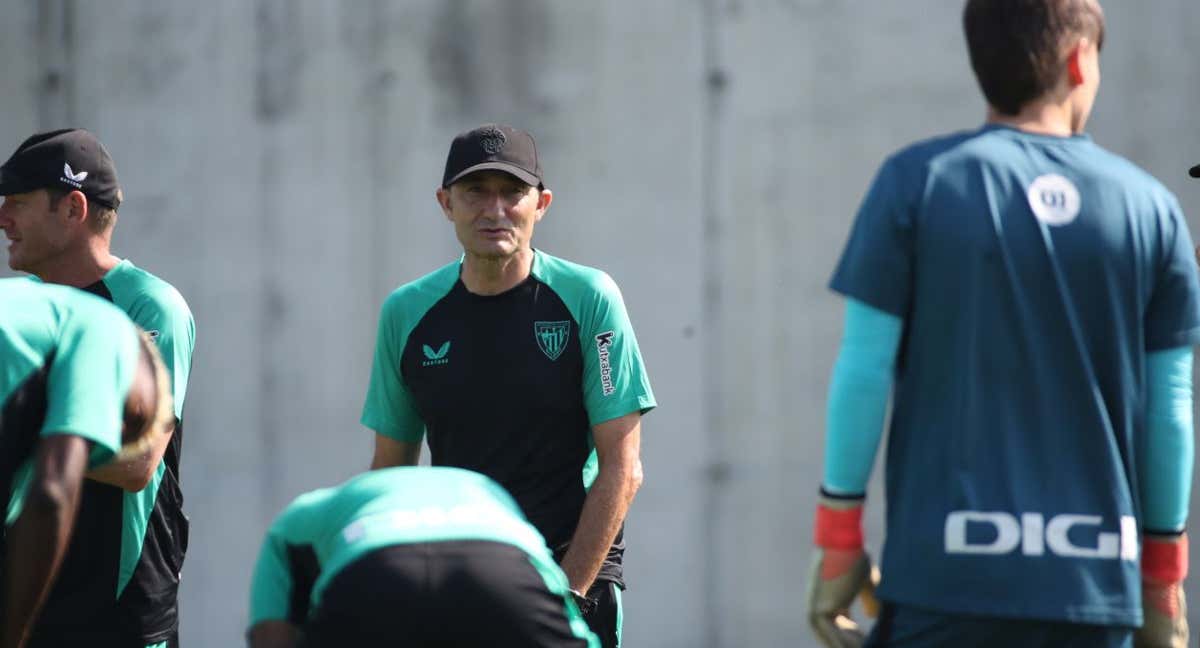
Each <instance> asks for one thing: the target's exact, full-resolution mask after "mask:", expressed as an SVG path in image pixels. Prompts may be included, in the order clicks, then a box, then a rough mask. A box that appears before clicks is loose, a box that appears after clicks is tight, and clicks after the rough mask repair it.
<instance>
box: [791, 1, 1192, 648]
mask: <svg viewBox="0 0 1200 648" xmlns="http://www.w3.org/2000/svg"><path fill="white" fill-rule="evenodd" d="M963 24H964V28H965V31H966V36H967V43H968V46H969V49H970V57H971V64H972V67H973V68H974V71H975V74H976V76H977V78H978V80H979V84H980V86H981V87H982V89H983V93H984V95H985V96H986V98H987V102H988V105H989V111H988V119H987V123H986V124H985V125H984V126H983V127H982V128H979V129H977V130H974V131H969V132H963V133H958V134H954V135H949V136H945V137H940V138H936V139H932V140H929V141H926V142H922V143H919V144H916V145H913V146H910V147H908V148H906V149H904V150H902V151H900V152H899V153H897V154H895V155H893V156H892V157H890V158H889V159H888V160H887V161H886V162H884V164H883V167H882V169H881V170H880V172H879V175H878V176H877V177H876V179H875V182H874V184H873V185H872V187H871V189H870V191H869V192H868V194H867V197H866V199H865V201H864V203H863V205H862V207H861V209H860V210H859V213H858V216H857V219H856V222H855V225H854V228H853V231H852V233H851V236H850V240H849V242H848V243H847V245H846V249H845V251H844V253H843V255H842V259H841V261H840V263H839V265H838V268H837V271H836V272H835V273H834V276H833V280H832V288H833V289H834V290H835V291H837V292H839V293H841V294H843V295H845V296H846V297H847V298H848V301H847V306H846V320H845V334H844V338H843V341H842V347H841V350H840V353H839V356H838V360H837V364H836V366H835V368H834V373H833V380H832V383H831V385H830V392H829V403H828V437H827V440H826V454H825V478H824V482H823V486H822V490H821V498H820V503H819V504H818V507H817V519H816V543H817V552H816V560H815V561H814V571H813V575H812V577H811V581H810V587H809V618H810V621H811V624H812V626H813V628H814V630H815V632H816V634H817V635H818V637H820V638H821V640H822V641H823V642H824V643H825V644H826V645H829V646H848V645H858V643H859V642H861V641H862V636H861V633H859V632H858V631H857V630H854V629H848V627H847V626H848V625H849V624H848V623H847V618H846V616H845V610H846V608H847V607H848V606H849V604H850V602H851V601H852V600H853V597H854V595H855V594H856V593H857V592H858V591H859V589H860V588H862V587H863V586H864V585H865V583H866V582H867V580H868V572H869V568H868V564H867V560H866V557H865V554H864V553H863V534H862V527H861V517H862V508H863V494H864V493H865V490H866V485H867V480H868V477H869V475H870V470H871V466H872V463H873V461H874V456H875V452H876V448H877V446H878V444H879V441H880V433H881V428H882V425H883V420H884V413H885V410H886V406H887V401H888V397H889V392H890V393H891V394H892V400H893V407H892V422H891V429H890V432H889V437H888V441H887V484H886V486H887V531H888V532H887V540H886V544H885V545H884V549H883V561H882V563H883V564H882V574H883V579H882V582H881V583H880V586H879V589H878V597H879V599H881V600H882V602H883V609H882V613H881V615H880V618H879V620H878V621H877V622H876V624H875V626H874V628H873V630H872V633H871V635H870V636H869V637H867V640H866V641H867V644H868V645H880V646H883V645H886V646H925V645H929V646H943V645H953V646H1056V647H1057V646H1089V647H1092V646H1128V645H1131V643H1132V641H1133V639H1134V629H1135V628H1137V627H1139V626H1140V627H1141V629H1140V630H1139V631H1138V632H1137V634H1136V639H1137V642H1138V644H1139V645H1148V646H1150V645H1152V646H1183V645H1184V644H1185V643H1186V640H1187V622H1186V619H1185V616H1184V601H1183V591H1182V588H1181V581H1182V580H1183V578H1184V577H1185V576H1186V573H1187V538H1186V535H1185V533H1184V529H1185V522H1186V516H1187V511H1188V499H1189V487H1190V484H1191V472H1192V444H1193V441H1192V389H1191V388H1192V384H1191V380H1192V357H1193V353H1192V345H1194V344H1195V343H1196V342H1197V341H1198V340H1200V307H1198V299H1200V283H1198V278H1197V269H1196V260H1195V259H1194V257H1193V250H1192V243H1191V239H1190V237H1189V235H1188V232H1187V227H1186V223H1185V221H1184V218H1183V214H1182V213H1181V211H1180V208H1179V204H1178V202H1177V201H1176V200H1175V198H1174V196H1172V195H1171V194H1170V193H1169V192H1168V191H1167V190H1166V189H1165V188H1163V186H1162V185H1161V184H1160V183H1158V182H1157V181H1156V180H1155V179H1154V178H1152V177H1150V176H1149V175H1148V174H1146V173H1145V172H1143V171H1141V170H1140V169H1138V168H1136V167H1135V166H1134V165H1133V164H1131V163H1129V162H1128V161H1126V160H1124V159H1122V158H1120V157H1118V156H1116V155H1114V154H1112V153H1110V152H1108V151H1105V150H1104V149H1102V148H1100V147H1099V146H1097V145H1096V144H1095V143H1093V142H1092V140H1091V139H1090V138H1088V136H1086V135H1084V134H1083V129H1084V124H1085V123H1086V121H1087V118H1088V115H1089V113H1090V111H1091V107H1092V104H1093V101H1094V99H1095V96H1096V91H1097V88H1098V85H1099V80H1100V70H1099V51H1100V46H1101V44H1102V42H1103V38H1104V15H1103V13H1102V11H1101V9H1100V7H1099V5H1097V4H1096V3H1095V2H1092V1H1088V0H970V1H969V2H967V4H966V10H965V12H964V16H963Z"/></svg>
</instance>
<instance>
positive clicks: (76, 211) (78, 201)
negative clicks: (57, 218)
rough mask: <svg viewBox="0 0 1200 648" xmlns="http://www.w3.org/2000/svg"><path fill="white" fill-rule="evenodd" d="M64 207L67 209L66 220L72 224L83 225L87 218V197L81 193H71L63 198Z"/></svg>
mask: <svg viewBox="0 0 1200 648" xmlns="http://www.w3.org/2000/svg"><path fill="white" fill-rule="evenodd" d="M63 203H65V204H64V206H65V207H66V208H67V213H66V219H67V221H68V222H71V223H74V224H77V225H79V224H83V222H84V221H86V220H87V217H88V201H87V196H84V195H83V192H82V191H78V190H76V191H72V192H71V193H69V194H67V195H66V196H64V197H63Z"/></svg>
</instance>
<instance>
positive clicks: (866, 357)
mask: <svg viewBox="0 0 1200 648" xmlns="http://www.w3.org/2000/svg"><path fill="white" fill-rule="evenodd" d="M903 328H904V322H903V320H901V319H900V318H899V317H896V316H895V315H892V314H890V313H887V312H884V311H881V310H879V309H877V308H872V307H871V306H868V305H866V304H864V303H862V302H860V301H857V300H854V299H850V300H848V301H847V302H846V324H845V332H844V333H843V335H842V346H841V349H840V350H839V351H838V358H837V362H836V363H835V364H834V368H833V378H832V380H831V381H830V385H829V401H828V403H827V409H826V438H825V482H824V487H825V490H827V491H829V492H831V493H834V494H837V495H856V494H860V493H864V492H866V489H867V480H868V479H869V478H870V476H871V466H872V465H873V464H874V463H875V452H876V451H877V450H878V448H879V439H880V437H881V436H882V434H883V420H884V417H885V415H886V413H887V403H888V396H889V394H890V392H891V387H892V370H893V368H894V367H895V364H896V352H897V350H898V349H899V348H900V335H901V333H902V331H903Z"/></svg>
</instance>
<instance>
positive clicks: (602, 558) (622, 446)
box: [362, 125, 655, 646]
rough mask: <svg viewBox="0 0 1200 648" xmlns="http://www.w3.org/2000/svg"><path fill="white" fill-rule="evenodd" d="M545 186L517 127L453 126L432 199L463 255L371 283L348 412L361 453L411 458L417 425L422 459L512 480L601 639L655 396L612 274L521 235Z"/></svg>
mask: <svg viewBox="0 0 1200 648" xmlns="http://www.w3.org/2000/svg"><path fill="white" fill-rule="evenodd" d="M551 198H552V195H551V192H550V191H549V190H548V189H546V188H545V185H544V184H543V181H542V170H541V165H540V162H539V160H538V154H537V149H536V146H535V144H534V141H533V138H532V137H531V136H530V135H529V134H528V133H525V132H523V131H520V130H517V129H514V128H511V127H509V126H499V125H485V126H482V127H479V128H476V129H474V130H471V131H468V132H466V133H463V134H461V135H459V136H458V137H456V138H455V139H454V141H453V143H452V144H451V146H450V153H449V156H448V158H447V160H446V169H445V174H444V176H443V180H442V187H441V188H440V189H439V190H438V192H437V199H438V203H439V204H440V205H441V207H442V211H443V212H444V213H445V215H446V218H447V219H449V221H450V222H451V223H452V224H453V225H454V229H455V232H456V234H457V236H458V239H459V241H460V242H461V243H462V246H463V251H464V255H463V257H462V259H461V260H459V261H455V262H453V263H450V264H448V265H446V266H445V267H443V268H441V269H439V270H436V271H434V272H433V273H431V274H429V275H427V276H425V277H422V278H421V279H418V280H416V281H414V282H412V283H409V284H406V285H404V286H401V287H400V288H399V289H398V290H396V291H395V292H394V293H392V294H391V296H389V297H388V298H387V300H386V302H385V303H384V305H383V312H382V315H381V317H380V322H379V336H378V339H377V341H376V347H375V362H374V368H373V370H372V372H371V383H370V387H369V388H368V391H367V398H366V405H365V406H364V408H363V416H362V422H363V424H364V425H366V426H367V427H369V428H371V429H372V430H374V431H375V432H376V437H375V458H374V460H373V462H372V467H373V468H382V467H387V466H399V465H412V464H415V463H417V460H418V457H419V454H420V448H421V439H422V437H423V436H424V435H425V434H426V432H427V433H428V442H429V448H430V452H431V453H432V460H433V463H434V464H435V465H443V466H456V467H460V468H467V469H470V470H475V471H478V472H481V473H484V474H486V475H488V476H490V477H492V478H493V479H495V480H496V481H498V482H499V483H500V484H501V485H502V486H503V487H504V488H506V489H507V490H508V491H509V492H510V493H512V495H513V497H514V498H515V499H516V501H517V502H518V504H520V506H521V509H522V510H523V511H524V513H525V515H526V516H527V517H528V518H529V521H530V522H531V523H533V525H534V526H535V527H536V528H537V529H538V531H540V532H541V534H542V535H543V536H545V538H546V541H547V542H548V543H549V544H550V546H551V547H552V548H553V549H554V550H555V556H556V558H557V559H558V560H559V561H560V563H561V565H562V568H563V571H564V572H565V573H566V575H567V578H568V581H569V582H570V585H571V589H572V590H574V591H575V592H576V593H577V594H578V595H579V602H580V606H581V608H583V611H584V616H585V618H586V619H587V621H588V624H589V625H590V626H591V628H592V630H593V631H595V632H596V634H597V635H599V636H600V639H601V641H602V642H603V644H604V645H605V646H615V645H618V643H619V641H620V628H621V608H620V589H621V588H623V587H624V580H623V575H622V571H621V559H622V554H623V552H624V542H623V540H622V533H621V532H622V525H623V521H624V519H625V513H626V511H627V510H628V506H629V503H630V502H631V501H632V499H633V496H634V493H635V492H636V491H637V489H638V486H639V485H640V484H641V479H642V477H641V461H640V459H639V446H640V436H641V415H642V414H644V413H645V412H647V411H649V410H650V409H652V408H653V407H654V406H655V402H654V395H653V394H652V393H651V390H650V384H649V381H648V380H647V377H646V372H645V368H644V366H643V364H642V357H641V353H640V352H639V351H638V345H637V339H636V338H635V337H634V334H633V329H632V327H631V326H630V323H629V317H628V315H627V314H626V312H625V305H624V303H623V301H622V299H621V293H620V291H619V290H618V289H617V286H616V284H615V283H614V282H613V280H612V279H611V278H610V277H609V276H608V275H606V274H605V273H603V272H601V271H599V270H595V269H593V268H588V267H584V266H580V265H576V264H574V263H570V262H567V261H563V260H562V259H557V258H555V257H552V256H550V255H548V254H545V253H544V252H541V251H538V250H534V249H533V248H532V247H531V245H530V240H531V238H532V236H533V229H534V226H535V224H536V223H537V222H538V221H539V220H541V218H542V216H543V215H544V214H545V212H546V209H547V208H548V207H549V206H550V201H551Z"/></svg>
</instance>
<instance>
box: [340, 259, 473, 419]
mask: <svg viewBox="0 0 1200 648" xmlns="http://www.w3.org/2000/svg"><path fill="white" fill-rule="evenodd" d="M459 265H460V262H459V261H455V262H454V263H450V264H447V265H446V266H443V267H442V268H440V269H438V270H436V271H434V272H432V273H430V274H428V275H425V276H424V277H421V278H420V279H417V280H416V281H413V282H411V283H407V284H405V285H403V286H400V287H399V288H397V289H396V290H395V291H394V292H393V293H392V294H391V295H389V296H388V298H387V299H386V300H384V302H383V308H382V309H381V311H380V315H379V330H378V334H377V336H376V338H375V359H374V362H373V364H372V367H371V381H370V383H369V384H368V386H367V397H366V402H365V403H364V404H363V412H362V419H361V420H362V424H363V425H365V426H366V427H368V428H370V429H372V430H374V431H375V432H377V433H379V434H382V435H384V436H387V437H391V438H393V439H396V440H397V441H407V442H418V441H420V440H421V438H422V437H423V436H424V434H425V425H424V423H422V422H421V418H420V416H419V415H418V413H417V407H416V404H415V403H414V402H413V399H412V395H411V394H410V393H409V390H408V387H407V386H406V385H405V384H404V377H403V376H402V375H401V372H400V356H401V354H402V353H404V347H405V345H407V344H408V336H409V335H410V334H411V333H412V331H413V329H414V328H416V326H417V324H418V323H420V321H421V319H422V318H424V317H425V314H426V313H428V312H429V310H430V309H431V308H433V306H434V305H435V304H437V303H438V302H439V301H441V299H442V298H443V297H445V296H446V295H447V294H448V293H449V292H450V290H451V288H453V287H454V284H455V283H456V282H457V281H458V272H459Z"/></svg>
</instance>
